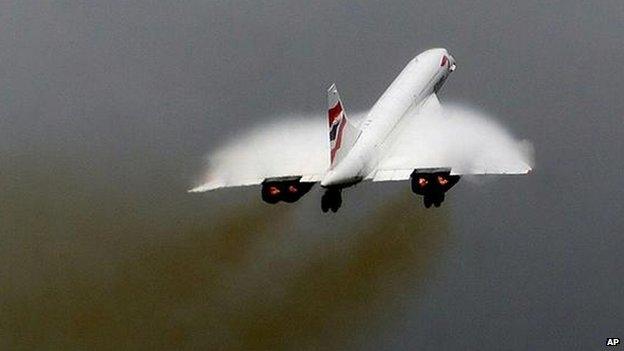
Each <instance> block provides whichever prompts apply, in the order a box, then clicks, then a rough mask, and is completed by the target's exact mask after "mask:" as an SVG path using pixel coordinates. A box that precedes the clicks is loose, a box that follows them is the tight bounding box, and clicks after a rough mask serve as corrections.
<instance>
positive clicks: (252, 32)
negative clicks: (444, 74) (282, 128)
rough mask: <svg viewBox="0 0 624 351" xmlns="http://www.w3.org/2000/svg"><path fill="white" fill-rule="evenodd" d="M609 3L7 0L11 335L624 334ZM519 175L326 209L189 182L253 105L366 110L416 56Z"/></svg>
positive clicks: (7, 301) (4, 314)
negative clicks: (439, 53) (491, 118)
mask: <svg viewBox="0 0 624 351" xmlns="http://www.w3.org/2000/svg"><path fill="white" fill-rule="evenodd" d="M623 18H624V3H623V2H622V1H619V0H618V1H599V2H593V3H590V2H585V1H551V2H542V1H522V2H511V1H509V2H503V1H470V2H465V3H464V4H462V3H459V2H458V3H455V2H453V3H451V2H444V1H410V2H405V3H400V2H389V1H379V2H376V1H369V2H361V3H357V4H356V3H345V2H336V1H331V2H314V3H310V2H307V1H272V2H264V1H246V2H243V1H182V2H175V3H174V2H164V1H163V2H156V1H154V2H151V1H134V2H117V1H103V2H97V3H96V2H91V1H54V2H47V1H32V2H31V1H2V2H1V3H0V348H3V349H33V348H36V349H46V348H50V349H94V348H98V349H111V348H126V349H154V348H165V349H166V348H169V349H171V348H204V349H205V348H208V349H229V348H231V349H250V348H271V349H275V348H279V349H281V348H291V349H319V348H335V349H371V350H372V349H399V350H401V349H406V350H407V349H431V350H437V349H458V348H463V349H501V348H504V349H518V350H521V349H590V348H591V349H598V348H600V347H604V344H605V339H606V338H607V337H620V338H623V337H624V321H623V318H622V314H623V313H624V285H622V283H621V277H622V276H623V275H624V268H623V267H624V255H622V252H623V249H624V244H622V241H621V238H622V230H623V229H624V217H623V216H622V210H623V206H622V203H623V202H624V192H623V191H622V180H621V176H622V170H623V169H624V156H623V155H622V150H624V141H623V140H624V139H623V138H622V135H623V132H624V126H623V123H622V122H623V117H624V99H623V98H622V91H623V90H624V73H622V69H621V67H620V66H621V61H622V57H624V55H623V54H624V45H623V44H624V41H623V37H624V26H622V20H623ZM437 46H442V47H446V48H448V49H449V50H450V51H451V52H452V53H453V55H454V56H455V58H456V59H457V61H458V70H457V71H456V72H455V73H454V74H453V75H452V77H451V78H450V79H449V81H448V82H447V84H446V85H445V87H444V90H443V92H442V94H441V99H442V101H443V102H444V101H459V102H468V103H471V104H473V105H475V106H477V107H479V108H482V109H484V110H486V111H488V112H490V113H491V114H493V115H495V116H497V119H498V120H499V121H500V122H501V123H503V124H504V125H506V126H508V127H509V129H510V130H512V131H513V133H514V134H515V135H516V136H518V137H520V138H528V139H530V140H532V142H533V144H534V146H535V149H536V161H537V166H536V169H535V172H534V173H533V174H532V175H531V176H530V177H510V178H501V179H498V180H496V181H488V182H485V183H483V182H476V183H475V182H470V181H462V182H460V183H459V184H458V185H457V186H456V187H455V188H454V189H453V191H452V192H451V193H450V194H449V196H448V197H447V202H446V203H445V205H444V207H443V208H442V209H438V210H430V211H425V210H424V209H422V204H421V199H420V198H419V197H415V196H413V195H411V194H410V193H409V185H408V184H407V183H397V184H384V185H381V186H379V184H376V185H377V186H371V185H370V184H364V185H361V186H358V187H357V188H355V189H350V190H348V191H347V192H346V193H345V198H344V200H345V201H344V205H343V208H342V209H341V210H340V212H339V213H338V215H324V214H322V213H321V211H320V204H319V200H320V192H319V191H318V189H316V188H315V189H313V191H312V192H311V193H310V194H308V195H307V196H306V197H305V198H304V199H302V200H301V201H300V202H298V203H297V204H295V205H293V206H281V205H280V206H275V207H271V206H269V205H265V204H264V203H262V202H261V200H260V197H259V190H258V189H257V188H245V189H236V190H231V191H221V192H214V193H207V194H202V195H197V194H187V193H186V192H185V191H186V189H188V188H189V187H190V186H191V185H193V183H194V181H196V180H197V178H198V176H199V175H200V172H201V169H202V164H203V157H204V155H206V154H207V152H208V151H209V150H212V149H214V148H215V147H217V146H218V145H219V144H221V143H222V142H224V141H225V140H226V139H227V138H228V137H232V136H234V135H236V134H237V133H238V132H239V131H241V130H244V129H245V128H247V127H248V126H250V125H251V124H259V123H262V122H263V121H268V120H272V119H274V118H275V116H279V115H283V114H285V113H289V114H293V113H298V112H301V113H305V114H306V115H309V114H310V113H318V112H321V113H322V111H323V110H324V109H325V93H324V91H325V88H326V87H327V86H328V85H329V84H330V83H331V82H333V81H335V82H337V84H338V86H339V88H340V91H341V95H342V98H343V99H344V101H345V104H346V106H347V108H348V109H352V110H365V109H367V108H369V107H370V106H371V105H372V103H373V102H374V101H375V99H376V98H377V97H378V96H379V95H380V94H381V93H382V92H383V90H384V89H385V88H386V86H387V85H388V84H389V83H390V82H391V81H392V79H393V78H394V77H395V75H396V74H397V73H398V72H399V71H400V70H401V69H402V67H403V66H404V64H405V63H406V62H407V61H409V59H410V58H412V57H413V56H415V55H416V54H418V53H419V52H421V51H423V50H425V49H427V48H430V47H437Z"/></svg>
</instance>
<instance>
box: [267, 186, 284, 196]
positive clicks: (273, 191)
mask: <svg viewBox="0 0 624 351" xmlns="http://www.w3.org/2000/svg"><path fill="white" fill-rule="evenodd" d="M279 193H281V191H280V190H279V188H278V187H276V186H275V185H272V186H270V187H269V195H271V196H277V195H279Z"/></svg>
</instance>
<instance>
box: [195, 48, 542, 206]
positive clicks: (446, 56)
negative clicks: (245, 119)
mask: <svg viewBox="0 0 624 351" xmlns="http://www.w3.org/2000/svg"><path fill="white" fill-rule="evenodd" d="M456 68H457V64H456V61H455V58H454V57H453V56H452V55H451V54H450V53H449V52H448V51H447V50H446V49H443V48H435V49H430V50H427V51H425V52H423V53H421V54H419V55H417V56H416V57H415V58H413V59H412V60H411V61H410V62H409V63H408V64H407V66H405V68H404V69H403V70H402V71H401V73H400V74H399V75H398V76H397V77H396V78H395V79H394V81H393V82H392V84H390V86H389V87H388V88H387V89H386V91H385V92H384V93H383V94H382V95H381V97H380V98H379V99H378V100H377V101H376V102H375V104H374V105H373V107H372V108H371V109H370V110H369V111H368V113H366V115H365V117H364V119H363V120H361V121H360V122H359V123H355V122H353V121H352V120H351V119H349V118H347V114H346V112H345V108H344V105H343V103H342V101H341V99H340V95H339V93H338V89H337V88H336V85H335V84H332V85H331V86H330V87H329V89H328V90H327V104H328V108H327V122H328V123H327V125H328V129H327V131H326V133H327V135H328V141H329V148H328V149H327V151H328V152H329V160H328V161H329V164H322V163H320V164H319V166H310V165H306V166H303V165H302V166H300V168H299V169H292V167H291V168H290V169H283V170H276V171H274V172H273V173H271V172H266V173H261V172H260V173H259V174H252V175H248V176H247V177H246V178H245V179H241V180H233V181H232V180H224V179H212V180H210V181H208V182H207V183H205V184H203V185H202V186H199V187H197V188H195V189H192V190H190V191H191V192H201V191H207V190H213V189H217V188H222V187H231V186H243V185H261V197H262V200H263V201H264V202H266V203H269V204H276V203H278V202H280V201H283V202H287V203H292V202H295V201H297V200H299V199H300V198H302V197H303V195H305V194H306V193H308V192H309V191H310V190H311V189H312V187H313V185H314V184H316V183H319V182H320V186H321V188H322V189H324V194H323V195H322V197H321V210H322V211H323V212H328V211H330V210H331V211H332V212H337V211H338V209H339V208H340V207H341V205H342V191H343V189H345V188H348V187H351V186H354V185H356V184H358V183H360V182H363V181H372V182H380V181H403V180H410V182H411V190H412V192H414V193H415V194H418V195H422V197H423V202H424V206H425V207H426V208H430V207H431V206H435V207H439V206H440V205H441V204H442V202H443V201H444V199H445V193H446V192H447V191H449V189H451V188H452V187H453V186H454V185H455V184H457V182H458V181H459V180H460V177H461V176H462V175H469V174H476V175H491V174H527V173H529V172H530V171H531V170H532V168H531V165H529V162H526V161H525V160H523V159H521V158H498V159H496V158H494V159H487V160H485V161H483V160H481V161H480V162H465V160H463V159H462V157H463V156H462V155H461V150H444V147H442V146H440V145H439V144H438V145H429V144H427V142H423V140H426V139H427V136H426V135H421V136H420V137H417V136H415V135H414V133H413V132H412V131H415V130H418V128H419V123H420V122H419V120H420V121H422V119H423V118H431V119H433V118H443V117H442V114H441V113H440V111H442V107H441V105H440V101H439V100H438V96H437V94H438V92H439V91H440V89H441V88H442V86H443V85H444V83H445V82H446V80H447V78H448V77H449V75H450V74H451V73H452V72H453V71H455V69H456ZM438 129H439V128H438ZM441 132H442V131H439V130H431V131H428V132H427V133H428V134H436V133H441ZM447 149H448V148H447ZM456 149H457V148H456ZM281 152H285V153H288V152H289V149H288V148H284V149H283V150H281ZM297 152H300V151H297ZM310 152H311V151H310ZM453 153H455V155H452V157H450V156H449V154H453ZM301 157H302V158H305V157H306V155H301ZM255 162H260V163H262V162H273V161H272V160H271V159H270V158H269V159H262V160H256V161H255ZM298 167H299V166H298ZM286 168H288V167H286Z"/></svg>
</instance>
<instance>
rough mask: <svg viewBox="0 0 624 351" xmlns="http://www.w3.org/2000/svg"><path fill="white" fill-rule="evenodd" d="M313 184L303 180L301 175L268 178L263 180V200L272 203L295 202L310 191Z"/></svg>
mask: <svg viewBox="0 0 624 351" xmlns="http://www.w3.org/2000/svg"><path fill="white" fill-rule="evenodd" d="M313 185H314V183H311V182H301V177H278V178H267V179H265V180H264V181H263V182H262V200H263V201H264V202H267V203H270V204H276V203H278V202H279V201H285V202H289V203H291V202H295V201H297V200H299V199H300V198H301V197H302V196H303V195H305V194H306V193H307V192H308V191H310V189H312V186H313Z"/></svg>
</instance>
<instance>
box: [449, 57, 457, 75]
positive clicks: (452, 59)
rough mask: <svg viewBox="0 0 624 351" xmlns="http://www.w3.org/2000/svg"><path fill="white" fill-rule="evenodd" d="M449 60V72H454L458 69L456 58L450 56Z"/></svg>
mask: <svg viewBox="0 0 624 351" xmlns="http://www.w3.org/2000/svg"><path fill="white" fill-rule="evenodd" d="M449 60H450V61H451V65H450V66H449V71H451V72H453V71H454V70H456V69H457V62H456V61H455V57H453V55H451V54H449Z"/></svg>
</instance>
